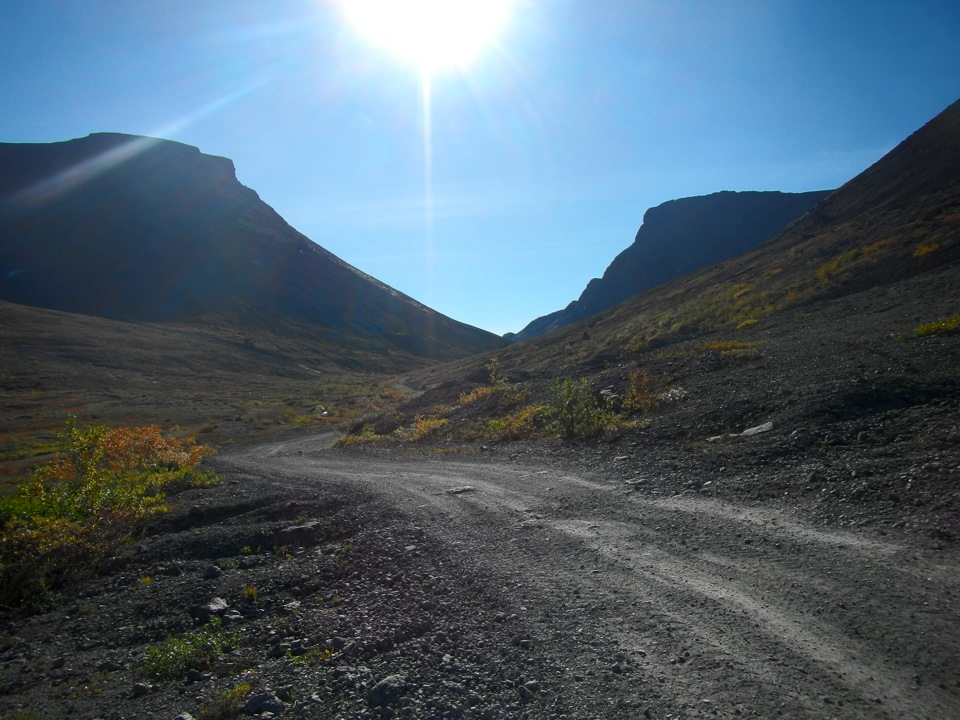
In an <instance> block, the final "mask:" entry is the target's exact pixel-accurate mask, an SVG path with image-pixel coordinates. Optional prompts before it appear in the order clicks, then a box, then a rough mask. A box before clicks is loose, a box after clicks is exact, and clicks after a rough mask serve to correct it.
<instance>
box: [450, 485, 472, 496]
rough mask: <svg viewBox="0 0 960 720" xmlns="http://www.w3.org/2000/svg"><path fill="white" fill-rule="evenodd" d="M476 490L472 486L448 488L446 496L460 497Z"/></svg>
mask: <svg viewBox="0 0 960 720" xmlns="http://www.w3.org/2000/svg"><path fill="white" fill-rule="evenodd" d="M476 491H477V489H476V488H475V487H473V485H463V486H462V487H455V488H450V489H449V490H447V495H462V494H463V493H471V492H476Z"/></svg>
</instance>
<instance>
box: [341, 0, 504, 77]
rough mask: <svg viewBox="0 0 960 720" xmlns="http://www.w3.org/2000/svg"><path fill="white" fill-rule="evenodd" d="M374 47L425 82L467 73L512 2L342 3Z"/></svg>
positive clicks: (406, 0) (369, 0) (423, 0)
mask: <svg viewBox="0 0 960 720" xmlns="http://www.w3.org/2000/svg"><path fill="white" fill-rule="evenodd" d="M340 4H341V6H342V7H343V11H344V13H345V14H346V16H347V18H348V19H349V20H350V22H351V23H352V24H353V25H354V26H355V27H356V28H357V30H358V31H359V32H360V33H361V34H362V35H364V36H365V37H366V38H367V39H368V40H369V41H370V42H372V43H374V44H375V45H377V46H379V47H381V48H383V49H384V50H386V51H387V52H389V53H390V54H392V55H394V56H395V57H396V58H397V59H399V60H401V61H402V62H405V63H408V64H410V65H413V66H414V67H416V68H417V69H418V70H419V71H420V72H421V73H423V74H424V75H425V76H427V75H433V74H435V73H437V72H439V71H442V70H448V69H457V68H464V67H466V66H468V65H469V64H470V63H471V62H472V61H473V60H474V59H475V58H476V57H477V56H479V55H480V54H481V53H482V52H483V51H484V50H485V49H486V48H487V47H489V46H490V45H491V44H492V43H493V42H494V41H495V40H496V38H497V37H498V35H499V34H500V32H501V31H502V30H503V28H504V26H505V25H506V24H507V21H508V20H509V19H510V14H511V10H512V5H513V0H341V3H340Z"/></svg>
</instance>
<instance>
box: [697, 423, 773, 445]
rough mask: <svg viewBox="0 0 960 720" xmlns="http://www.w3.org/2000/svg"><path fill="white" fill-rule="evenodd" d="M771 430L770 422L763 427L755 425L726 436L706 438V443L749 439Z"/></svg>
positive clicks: (771, 424)
mask: <svg viewBox="0 0 960 720" xmlns="http://www.w3.org/2000/svg"><path fill="white" fill-rule="evenodd" d="M771 430H773V423H772V422H765V423H763V425H756V426H754V427H751V428H747V429H746V430H744V431H743V432H739V433H730V434H728V435H714V436H713V437H708V438H707V442H717V441H718V440H723V439H725V438H735V437H750V436H751V435H759V434H760V433H765V432H770V431H771Z"/></svg>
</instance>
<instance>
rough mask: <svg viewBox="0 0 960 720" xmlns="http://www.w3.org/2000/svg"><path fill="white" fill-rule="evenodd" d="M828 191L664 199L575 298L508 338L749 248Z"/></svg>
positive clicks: (542, 329) (581, 315) (572, 318)
mask: <svg viewBox="0 0 960 720" xmlns="http://www.w3.org/2000/svg"><path fill="white" fill-rule="evenodd" d="M830 192H831V191H817V192H806V193H781V192H718V193H713V194H711V195H705V196H702V197H690V198H682V199H680V200H671V201H669V202H665V203H663V204H662V205H658V206H657V207H654V208H650V209H649V210H647V212H646V213H644V216H643V224H642V225H641V226H640V229H639V230H638V231H637V235H636V238H635V239H634V241H633V244H632V245H630V247H628V248H627V249H626V250H624V251H623V252H621V253H620V254H619V255H617V257H616V258H614V260H613V262H612V263H610V266H609V267H608V268H607V269H606V271H605V272H604V273H603V277H602V278H599V279H598V278H594V279H593V280H591V281H590V282H589V284H588V285H587V287H586V289H585V290H584V291H583V293H582V294H581V295H580V298H579V299H578V300H574V301H573V302H571V303H570V304H569V305H568V306H567V307H566V308H564V309H563V310H558V311H557V312H554V313H551V314H549V315H545V316H543V317H540V318H537V319H536V320H533V321H532V322H531V323H529V324H528V325H527V326H526V327H525V328H523V330H521V331H520V332H519V333H516V334H515V335H512V336H508V337H509V339H511V340H526V339H529V338H532V337H536V336H537V335H542V334H543V333H546V332H549V331H551V330H555V329H556V328H558V327H563V326H564V325H569V324H571V323H574V322H577V321H579V320H584V319H585V318H588V317H590V316H591V315H596V314H597V313H598V312H601V311H602V310H606V309H607V308H611V307H613V306H614V305H617V304H618V303H621V302H623V301H624V300H626V299H628V298H631V297H633V296H634V295H637V294H639V293H641V292H643V291H644V290H648V289H650V288H652V287H654V286H656V285H660V284H661V283H664V282H667V281H668V280H672V279H673V278H676V277H679V276H681V275H684V274H686V273H689V272H693V271H694V270H697V269H699V268H701V267H705V266H707V265H712V264H714V263H717V262H720V261H721V260H725V259H727V258H731V257H735V256H737V255H740V254H741V253H744V252H746V251H747V250H750V249H751V248H753V247H756V246H757V245H759V244H760V243H761V242H763V241H764V240H767V239H768V238H769V237H770V236H771V235H773V234H774V233H776V232H777V231H778V230H781V229H782V228H783V227H784V226H785V225H787V224H788V223H789V222H790V221H791V220H794V219H795V218H796V217H798V216H799V215H802V214H803V213H804V212H806V211H807V210H809V209H810V208H811V207H813V205H815V204H816V203H818V202H819V201H820V200H822V199H823V198H825V197H826V196H827V195H829V194H830Z"/></svg>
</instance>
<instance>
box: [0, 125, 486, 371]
mask: <svg viewBox="0 0 960 720" xmlns="http://www.w3.org/2000/svg"><path fill="white" fill-rule="evenodd" d="M0 167H2V168H3V170H2V171H0V198H2V201H0V299H4V300H8V301H10V302H16V303H20V304H25V305H32V306H36V307H46V308H49V309H54V310H62V311H65V312H74V313H76V312H79V313H81V314H90V315H95V316H98V317H105V318H110V319H115V320H126V321H137V322H174V321H176V322H185V321H191V322H198V321H219V322H222V321H229V322H234V323H238V324H241V325H242V324H247V323H258V324H262V325H267V326H270V325H274V324H276V323H277V322H278V321H281V322H287V321H291V320H292V321H296V322H298V323H301V324H303V325H304V326H306V327H312V328H313V331H314V332H316V333H317V334H318V335H321V336H322V337H324V338H325V339H326V340H327V341H330V342H340V343H347V344H359V345H361V346H364V347H367V348H369V349H372V350H374V351H376V350H377V348H378V347H380V348H383V349H384V350H385V351H389V349H390V348H393V349H395V350H397V351H402V352H405V353H410V354H411V355H413V356H418V357H423V358H428V359H444V358H447V359H449V358H452V357H456V356H460V355H466V354H470V353H473V352H479V351H482V350H486V349H489V348H492V347H495V346H497V345H498V344H499V342H500V339H499V338H498V337H497V336H495V335H493V334H492V333H488V332H486V331H484V330H480V329H479V328H473V327H471V326H468V325H465V324H463V323H459V322H457V321H455V320H452V319H451V318H448V317H446V316H443V315H441V314H440V313H437V312H435V311H433V310H431V309H430V308H427V307H426V306H424V305H423V304H421V303H419V302H417V301H416V300H413V299H412V298H410V297H408V296H406V295H404V294H403V293H400V292H399V291H397V290H395V289H393V288H390V287H388V286H387V285H385V284H383V283H381V282H379V281H377V280H375V279H374V278H372V277H370V276H369V275H367V274H366V273H362V272H361V271H359V270H357V269H356V268H353V267H352V266H350V265H349V264H347V263H346V262H344V261H343V260H341V259H340V258H337V257H336V256H335V255H333V254H332V253H330V252H329V251H327V250H326V249H324V248H322V247H321V246H320V245H318V244H316V243H315V242H313V241H311V240H310V239H308V238H307V237H306V236H304V235H302V234H301V233H299V232H298V231H296V230H295V229H294V228H292V227H291V226H290V225H289V224H287V223H286V221H284V220H283V218H282V217H280V215H279V214H277V213H276V211H274V210H273V208H271V207H270V206H269V205H267V204H266V203H264V202H263V201H262V200H261V199H260V197H259V195H257V193H256V192H255V191H254V190H252V189H250V188H248V187H246V186H244V185H242V184H241V183H239V181H238V180H237V178H236V172H235V168H234V165H233V162H232V161H231V160H229V159H227V158H221V157H218V156H212V155H206V154H203V153H201V152H200V150H199V149H198V148H195V147H193V146H189V145H184V144H182V143H177V142H174V141H169V140H159V139H155V138H145V137H141V136H131V135H123V134H119V133H97V134H94V135H89V136H87V137H85V138H80V139H77V140H69V141H65V142H63V143H49V144H9V143H0Z"/></svg>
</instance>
